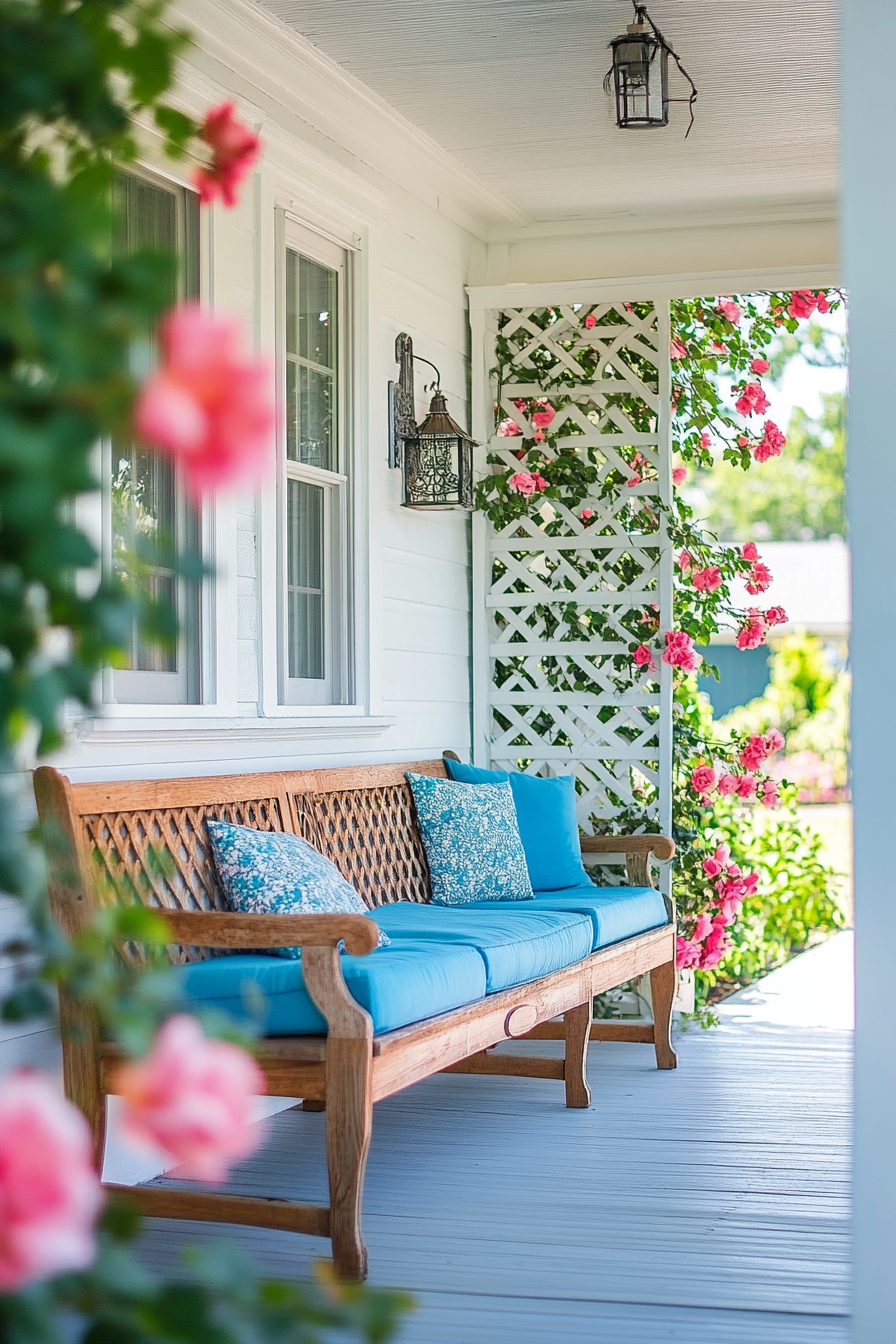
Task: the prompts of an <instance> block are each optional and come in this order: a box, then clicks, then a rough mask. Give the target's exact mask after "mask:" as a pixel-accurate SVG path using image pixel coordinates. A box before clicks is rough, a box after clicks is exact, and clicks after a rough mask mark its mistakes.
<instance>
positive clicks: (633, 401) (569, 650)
mask: <svg viewBox="0 0 896 1344" xmlns="http://www.w3.org/2000/svg"><path fill="white" fill-rule="evenodd" d="M564 288H568V287H564ZM589 288H590V287H588V286H585V287H583V293H582V296H581V299H580V300H578V301H577V302H568V303H554V304H551V303H550V301H549V300H548V301H547V302H545V301H542V302H539V303H537V304H534V303H533V304H530V305H529V306H524V307H521V306H517V305H518V304H519V297H517V296H518V295H519V293H520V291H519V289H517V291H516V293H515V294H514V306H512V307H511V306H497V305H496V304H495V302H494V299H495V293H494V291H491V292H486V293H482V292H480V297H479V299H478V301H477V292H476V291H474V292H473V294H472V296H471V298H472V319H473V332H474V413H475V415H476V420H477V425H476V429H477V436H478V437H479V438H480V441H482V440H483V439H485V438H486V437H487V439H488V442H487V446H486V447H485V448H483V449H480V453H481V458H480V469H481V471H483V472H484V471H491V470H492V468H491V467H488V466H486V457H487V456H488V455H492V456H497V457H498V458H499V459H500V462H501V463H502V464H504V465H506V466H507V467H511V468H512V469H513V470H518V469H519V461H518V458H517V456H516V454H517V453H518V451H519V448H520V444H521V443H522V442H524V441H530V440H531V439H532V438H533V436H534V434H535V432H536V431H535V428H534V426H533V424H532V423H530V422H529V420H527V419H526V416H525V414H524V413H522V412H521V410H520V408H519V407H518V406H517V405H516V404H515V403H516V402H517V401H525V402H527V403H528V404H529V405H531V400H532V399H533V398H539V397H544V398H547V399H548V400H550V401H551V404H552V405H553V406H555V407H556V416H555V418H554V420H553V421H552V423H551V427H550V429H551V434H552V435H556V436H558V437H557V438H556V439H555V441H554V447H555V448H559V449H560V450H561V451H562V452H563V453H564V454H566V453H574V454H576V455H577V457H578V458H579V459H580V460H581V461H582V463H583V464H587V465H588V466H589V467H590V468H591V469H592V470H594V471H595V473H596V480H595V481H594V482H593V484H592V485H591V486H590V490H591V492H592V493H591V495H590V496H589V497H588V498H586V499H584V500H582V501H581V502H580V503H579V504H577V506H576V508H575V509H570V508H568V507H566V506H565V505H563V504H562V503H560V504H558V503H557V502H556V501H552V503H553V505H554V508H555V509H556V513H557V517H556V519H554V520H552V521H551V533H552V534H556V535H546V530H545V527H544V524H543V521H542V520H540V519H539V518H531V517H528V518H525V519H523V520H515V521H513V522H511V523H509V524H507V525H506V526H504V527H502V528H500V529H496V528H494V527H493V526H492V525H491V523H489V522H488V520H487V519H486V518H485V517H484V516H483V515H482V514H477V515H476V517H475V519H474V590H475V591H474V602H475V606H476V618H475V624H474V686H475V692H474V756H475V759H476V760H477V761H479V762H480V763H482V764H486V763H491V764H493V765H495V766H497V767H502V768H515V767H516V766H517V765H518V763H519V762H521V761H522V762H525V768H526V769H527V770H528V771H529V772H530V773H532V774H565V773H572V774H574V775H575V777H576V779H577V781H578V787H579V819H580V823H581V825H582V826H583V828H584V829H586V830H591V829H592V828H593V826H594V823H595V821H596V820H600V819H609V818H612V817H613V816H614V815H615V814H616V813H618V812H619V811H620V810H621V809H624V808H631V807H634V808H639V809H641V810H642V811H643V812H645V814H646V815H651V816H653V817H655V818H657V819H658V820H659V821H660V824H661V826H662V828H663V829H664V830H668V827H669V825H670V821H671V669H669V668H668V667H665V666H662V667H661V669H660V671H659V673H657V674H652V675H651V674H645V675H643V676H641V677H639V678H638V679H637V680H635V681H634V682H631V678H630V668H631V656H630V653H629V647H630V645H631V643H632V638H633V635H632V623H633V621H634V620H635V619H637V620H640V617H641V615H642V614H643V613H644V612H650V611H652V610H653V608H654V605H655V606H656V607H658V615H659V622H660V628H661V629H662V630H667V629H670V628H671V625H672V555H671V545H670V542H669V540H668V537H667V534H666V527H665V508H666V507H667V506H668V504H669V502H670V492H671V488H672V482H671V461H670V419H671V406H670V395H671V377H670V362H669V314H668V304H667V303H666V302H664V301H662V300H656V301H652V302H645V301H644V300H641V299H639V301H638V303H637V307H636V309H635V308H633V307H632V306H631V305H630V304H628V303H626V302H624V301H623V300H622V299H620V300H618V301H617V300H611V299H609V298H606V297H604V298H601V299H598V300H595V298H594V297H593V296H592V295H591V294H589V293H588V289H589ZM539 298H542V299H544V295H542V294H540V295H539ZM586 318H587V319H588V321H587V325H586V321H585V319H586ZM592 318H593V319H594V320H593V321H591V319H592ZM477 347H478V348H477ZM499 363H500V365H501V376H500V380H499V377H498V375H497V374H496V372H495V370H496V366H497V365H498V364H499ZM583 364H584V365H585V369H584V370H583ZM477 370H478V375H479V377H478V384H477V381H476V375H477ZM587 370H593V373H592V374H590V375H589V374H588V373H587ZM558 380H562V385H559V382H558ZM496 405H497V406H499V418H500V417H507V418H508V419H512V420H515V421H516V422H517V423H518V424H519V425H520V426H521V427H522V429H523V434H524V436H525V439H521V438H516V439H514V438H506V437H501V436H499V435H497V434H495V432H494V424H495V416H494V407H495V406H496ZM636 452H637V453H640V454H641V457H642V459H643V460H644V461H645V462H646V463H647V464H648V465H647V466H645V467H644V468H642V470H641V475H642V476H643V479H642V481H641V482H640V483H639V484H637V485H634V486H629V485H623V484H617V485H615V486H614V485H612V484H611V482H612V481H614V480H615V481H617V482H618V481H619V479H620V476H621V477H622V478H625V479H630V478H631V476H632V467H631V462H632V459H633V457H634V454H635V453H636ZM545 472H546V473H547V472H549V468H548V467H545ZM613 473H616V475H615V476H614V475H613ZM635 501H636V502H635ZM582 507H587V508H589V509H591V510H592V511H593V517H592V518H590V519H589V520H587V522H586V521H585V520H583V519H582V517H581V512H582Z"/></svg>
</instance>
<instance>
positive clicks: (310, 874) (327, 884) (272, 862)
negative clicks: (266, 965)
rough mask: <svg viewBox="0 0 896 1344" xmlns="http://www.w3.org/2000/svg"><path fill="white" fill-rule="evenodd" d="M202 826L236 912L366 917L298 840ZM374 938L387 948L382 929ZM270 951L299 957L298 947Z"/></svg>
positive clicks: (224, 825)
mask: <svg viewBox="0 0 896 1344" xmlns="http://www.w3.org/2000/svg"><path fill="white" fill-rule="evenodd" d="M206 827H207V828H208V834H209V839H210V840H211V842H212V852H213V854H214V856H215V867H216V868H217V870H218V876H219V877H220V879H221V886H222V887H223V889H224V895H225V896H226V897H227V899H228V901H229V902H230V904H231V906H232V907H233V909H234V910H240V911H242V912H243V913H244V914H247V915H369V914H370V911H369V910H368V909H367V906H366V905H365V904H364V902H363V901H362V900H361V897H360V896H359V895H358V893H357V892H356V891H355V889H354V887H353V886H352V885H351V883H350V882H346V880H345V878H344V877H343V876H342V874H341V873H340V871H339V869H338V868H337V867H336V865H335V864H334V863H331V862H330V860H329V859H325V858H324V856H323V854H318V852H317V850H316V849H312V848H311V846H310V845H309V844H307V843H306V842H305V841H304V840H301V839H300V838H299V837H298V836H297V835H288V834H285V833H284V832H282V831H255V830H253V829H252V827H251V826H232V825H231V824H230V822H228V821H207V822H206ZM378 933H379V944H378V945H379V946H380V947H388V946H389V939H388V937H387V936H386V934H384V933H383V931H382V930H381V929H380V930H378ZM340 950H343V949H342V944H340ZM270 951H271V953H272V954H273V955H274V956H279V957H299V956H301V949H300V948H298V947H275V948H271V949H270Z"/></svg>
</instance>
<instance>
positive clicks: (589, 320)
mask: <svg viewBox="0 0 896 1344" xmlns="http://www.w3.org/2000/svg"><path fill="white" fill-rule="evenodd" d="M585 326H586V327H587V328H588V330H589V331H590V330H591V328H592V327H596V326H597V318H596V317H595V316H594V314H593V313H589V314H588V316H587V317H586V318H585Z"/></svg>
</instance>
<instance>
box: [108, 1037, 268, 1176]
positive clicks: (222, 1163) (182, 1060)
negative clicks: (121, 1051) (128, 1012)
mask: <svg viewBox="0 0 896 1344" xmlns="http://www.w3.org/2000/svg"><path fill="white" fill-rule="evenodd" d="M264 1088H265V1082H264V1076H263V1074H262V1072H261V1070H260V1069H259V1067H258V1065H257V1064H256V1063H255V1060H254V1059H253V1058H252V1056H251V1055H248V1054H247V1053H246V1051H245V1050H241V1049H240V1047H239V1046H236V1045H231V1044H230V1043H229V1042H228V1041H212V1040H209V1039H208V1037H207V1036H206V1035H205V1033H204V1031H203V1030H202V1027H201V1026H200V1024H199V1023H198V1022H197V1021H196V1019H195V1017H189V1016H187V1015H186V1014H185V1013H180V1014H178V1015H177V1016H175V1017H170V1018H169V1019H168V1021H167V1022H166V1023H165V1025H164V1026H163V1027H162V1029H161V1031H160V1032H159V1034H158V1036H157V1037H156V1039H155V1042H154V1044H153V1047H152V1050H151V1051H150V1053H149V1055H148V1056H147V1057H146V1059H141V1060H133V1061H131V1062H130V1063H128V1064H124V1065H122V1067H121V1068H120V1069H119V1070H118V1073H117V1075H116V1078H115V1091H116V1092H118V1093H119V1094H120V1095H121V1096H122V1098H123V1099H124V1112H123V1127H124V1132H125V1134H126V1136H127V1137H128V1138H129V1139H131V1140H132V1141H133V1142H134V1143H137V1144H139V1145H141V1146H148V1147H152V1148H161V1149H163V1150H164V1151H165V1152H166V1153H169V1154H170V1155H171V1156H172V1157H173V1158H174V1159H175V1160H176V1161H177V1162H178V1164H179V1165H180V1166H181V1167H182V1168H183V1174H184V1175H185V1176H188V1177H191V1178H193V1179H195V1180H199V1181H222V1180H223V1179H224V1178H225V1176H226V1175H227V1172H228V1170H229V1169H230V1167H231V1166H232V1165H233V1163H234V1162H237V1161H239V1160H240V1159H241V1158H244V1157H246V1156H248V1154H249V1153H251V1152H252V1151H253V1150H254V1149H255V1148H256V1147H257V1146H258V1144H259V1142H260V1140H261V1138H262V1134H263V1126H262V1125H260V1124H257V1125H253V1124H252V1098H253V1097H255V1096H259V1095H261V1094H263V1093H264Z"/></svg>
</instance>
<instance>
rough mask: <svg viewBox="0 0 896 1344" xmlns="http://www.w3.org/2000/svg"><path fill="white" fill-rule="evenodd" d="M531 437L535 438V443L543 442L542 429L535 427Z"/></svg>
mask: <svg viewBox="0 0 896 1344" xmlns="http://www.w3.org/2000/svg"><path fill="white" fill-rule="evenodd" d="M532 438H533V439H534V440H535V442H536V443H544V430H543V429H536V431H535V433H534V434H533V435H532Z"/></svg>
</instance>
